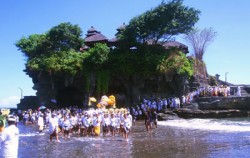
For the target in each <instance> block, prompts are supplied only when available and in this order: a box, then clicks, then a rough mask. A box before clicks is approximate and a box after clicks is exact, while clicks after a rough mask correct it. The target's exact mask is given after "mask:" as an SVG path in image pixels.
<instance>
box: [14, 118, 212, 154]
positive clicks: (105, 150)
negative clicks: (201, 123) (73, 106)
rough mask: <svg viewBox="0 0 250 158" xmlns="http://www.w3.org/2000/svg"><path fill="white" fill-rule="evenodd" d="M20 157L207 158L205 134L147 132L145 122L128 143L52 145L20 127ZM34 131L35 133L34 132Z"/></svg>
mask: <svg viewBox="0 0 250 158" xmlns="http://www.w3.org/2000/svg"><path fill="white" fill-rule="evenodd" d="M19 128H20V130H21V131H24V132H26V134H23V135H22V134H21V136H20V147H19V157H109V158H110V157H115V158H117V157H119V158H123V157H124V158H127V157H136V158H138V157H143V158H152V157H185V158H187V157H192V158H193V157H206V154H207V153H206V148H207V144H206V143H204V141H205V140H204V139H202V138H203V136H202V135H203V134H205V133H202V132H199V133H197V132H195V131H187V130H182V129H176V128H171V127H167V126H159V127H158V128H157V129H153V131H152V132H150V133H147V132H146V129H145V126H144V122H138V123H137V124H136V126H133V127H132V131H131V134H130V136H129V140H128V141H126V140H125V139H124V138H122V137H121V136H116V137H111V136H106V137H103V136H100V137H77V136H73V137H71V138H70V139H69V140H64V139H63V137H62V136H60V140H61V143H56V142H49V135H48V134H47V133H46V134H38V133H37V134H35V135H34V134H32V130H34V129H33V128H32V127H23V126H22V125H20V126H19ZM33 132H35V131H33Z"/></svg>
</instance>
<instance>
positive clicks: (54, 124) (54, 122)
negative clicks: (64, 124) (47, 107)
mask: <svg viewBox="0 0 250 158" xmlns="http://www.w3.org/2000/svg"><path fill="white" fill-rule="evenodd" d="M55 115H56V114H54V113H53V114H52V116H51V118H50V119H49V133H50V137H49V139H50V141H52V139H53V137H55V138H56V141H57V142H60V140H59V138H58V119H57V118H56V117H55Z"/></svg>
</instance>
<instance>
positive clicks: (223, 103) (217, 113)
mask: <svg viewBox="0 0 250 158" xmlns="http://www.w3.org/2000/svg"><path fill="white" fill-rule="evenodd" d="M194 101H195V102H193V103H191V104H187V105H185V106H182V108H180V109H173V110H170V111H171V112H169V111H165V112H164V114H166V116H165V115H162V116H163V117H161V119H163V120H166V119H171V118H173V117H171V115H173V114H172V113H175V114H176V115H177V116H178V117H180V118H230V117H250V97H249V96H244V97H236V96H230V97H200V98H196V99H195V100H194ZM169 115H170V116H169ZM178 117H177V118H178Z"/></svg>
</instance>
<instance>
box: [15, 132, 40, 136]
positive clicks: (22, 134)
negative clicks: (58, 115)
mask: <svg viewBox="0 0 250 158" xmlns="http://www.w3.org/2000/svg"><path fill="white" fill-rule="evenodd" d="M37 135H45V133H39V132H37V133H20V134H19V137H33V136H37Z"/></svg>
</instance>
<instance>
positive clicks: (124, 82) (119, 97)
mask: <svg viewBox="0 0 250 158" xmlns="http://www.w3.org/2000/svg"><path fill="white" fill-rule="evenodd" d="M95 80H96V79H95V78H94V77H93V78H92V79H90V91H89V93H87V92H86V90H85V89H86V81H85V80H84V78H83V76H75V77H74V78H72V79H71V80H68V83H67V84H65V82H62V80H59V79H56V78H53V82H52V79H51V78H50V77H49V76H42V75H41V76H40V77H39V79H38V80H37V81H36V82H34V84H35V85H34V89H36V90H37V96H38V98H39V99H40V102H42V103H45V104H46V105H50V104H51V100H52V99H55V100H56V101H57V104H58V105H59V106H60V107H64V106H79V107H82V106H86V105H87V103H88V98H89V97H90V96H94V97H96V98H97V100H98V99H100V97H101V96H98V95H97V93H96V91H95V89H96V83H95ZM188 88H189V87H188V82H187V79H186V77H185V76H178V75H171V74H169V75H168V76H156V75H155V76H149V77H147V78H145V77H141V76H136V75H135V76H110V81H109V87H108V93H107V94H103V95H114V96H115V97H116V102H117V107H124V106H131V105H134V104H137V103H138V102H139V101H141V99H142V98H158V97H168V96H181V95H182V94H183V93H185V91H187V90H188ZM53 105H54V104H53Z"/></svg>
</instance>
